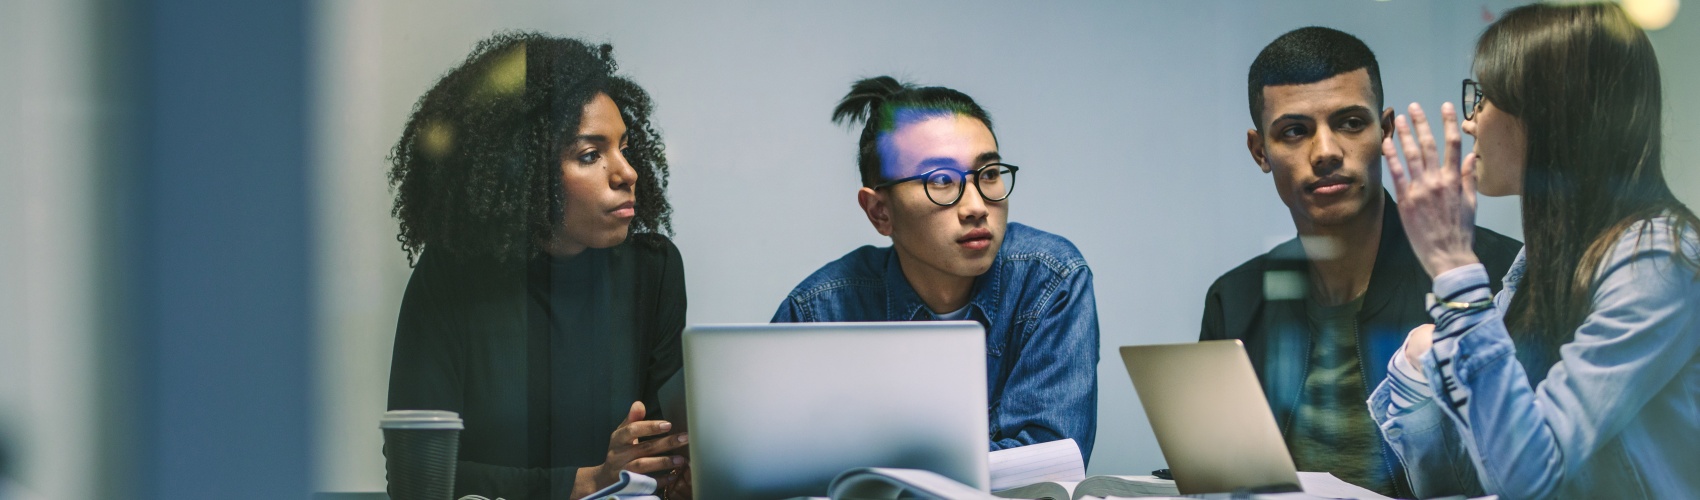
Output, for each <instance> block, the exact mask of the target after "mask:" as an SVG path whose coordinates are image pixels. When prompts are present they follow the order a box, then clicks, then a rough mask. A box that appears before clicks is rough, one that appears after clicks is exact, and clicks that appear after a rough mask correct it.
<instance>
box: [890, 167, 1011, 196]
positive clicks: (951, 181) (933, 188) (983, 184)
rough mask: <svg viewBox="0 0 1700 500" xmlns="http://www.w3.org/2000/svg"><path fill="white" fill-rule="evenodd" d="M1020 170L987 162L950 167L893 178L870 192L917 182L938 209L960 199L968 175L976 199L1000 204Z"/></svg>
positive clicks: (965, 186) (1007, 194)
mask: <svg viewBox="0 0 1700 500" xmlns="http://www.w3.org/2000/svg"><path fill="white" fill-rule="evenodd" d="M1017 170H1021V167H1017V166H1015V165H1010V164H1008V163H988V164H986V166H984V167H980V168H976V169H974V170H970V171H966V172H964V171H961V170H957V169H954V168H950V167H939V168H935V169H932V170H928V171H926V172H923V173H921V175H913V176H909V177H904V178H902V179H894V180H889V181H885V182H882V183H879V184H878V185H876V186H874V189H882V188H888V187H891V186H896V185H898V184H902V183H905V182H909V181H914V180H919V181H922V184H923V185H925V186H926V188H927V199H928V200H932V202H933V203H934V204H936V205H938V206H941V207H948V206H951V205H955V204H956V202H957V201H959V200H961V199H962V192H963V191H966V190H967V189H968V183H967V182H964V179H965V178H967V177H969V176H972V177H973V178H974V185H975V187H976V188H978V189H979V191H980V197H981V198H984V199H985V200H986V201H1003V200H1006V199H1009V193H1010V192H1013V191H1015V172H1016V171H1017Z"/></svg>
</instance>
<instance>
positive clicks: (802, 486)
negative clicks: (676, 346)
mask: <svg viewBox="0 0 1700 500" xmlns="http://www.w3.org/2000/svg"><path fill="white" fill-rule="evenodd" d="M684 349H685V393H686V397H685V406H686V412H687V416H688V419H689V421H690V434H691V451H690V455H691V477H692V481H693V482H692V488H693V491H694V493H695V494H696V497H697V498H704V499H709V500H715V499H722V498H739V499H743V498H749V499H763V498H788V497H796V496H825V495H826V494H827V486H828V485H829V484H830V483H831V482H832V478H833V477H835V476H837V475H838V474H839V473H841V472H844V471H846V470H849V469H853V468H857V467H902V468H912V469H923V470H928V471H932V472H936V473H939V474H941V475H944V476H946V477H949V478H951V479H955V480H957V481H960V482H962V483H964V484H967V485H969V486H973V487H975V488H979V489H980V490H981V491H985V490H986V488H987V486H988V485H989V484H990V479H989V478H988V477H987V472H986V456H987V454H986V451H987V449H988V448H987V442H988V441H987V433H986V347H985V333H984V330H983V329H982V328H981V327H980V324H979V323H975V322H971V321H928V322H898V323H792V324H761V325H698V326H692V327H690V328H687V329H685V333H684Z"/></svg>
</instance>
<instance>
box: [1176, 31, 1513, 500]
mask: <svg viewBox="0 0 1700 500" xmlns="http://www.w3.org/2000/svg"><path fill="white" fill-rule="evenodd" d="M1246 80H1247V82H1246V83H1247V97H1248V98H1249V100H1250V105H1251V106H1250V108H1251V109H1250V110H1251V118H1252V123H1253V128H1251V129H1250V130H1247V131H1246V149H1247V150H1248V151H1249V152H1250V153H1251V158H1252V160H1253V161H1254V162H1255V163H1256V164H1257V166H1258V168H1259V169H1260V170H1262V171H1263V173H1265V174H1270V177H1271V179H1272V180H1273V181H1274V183H1275V189H1276V193H1277V194H1279V195H1280V198H1281V202H1282V203H1283V204H1285V205H1286V207H1287V212H1288V213H1289V214H1290V215H1291V216H1292V218H1293V226H1294V227H1295V229H1297V230H1298V237H1297V238H1293V239H1291V240H1288V241H1286V242H1285V243H1282V244H1280V245H1277V246H1276V247H1275V248H1274V249H1272V250H1270V251H1269V252H1268V253H1265V254H1263V255H1260V256H1257V257H1255V258H1253V259H1251V260H1250V261H1247V262H1246V263H1244V264H1241V265H1240V266H1239V267H1236V268H1234V269H1233V270H1231V271H1228V273H1227V274H1224V275H1222V276H1221V277H1220V278H1218V279H1217V280H1216V282H1215V283H1214V284H1212V285H1211V286H1210V291H1209V292H1208V294H1207V295H1206V297H1205V304H1204V321H1203V326H1202V332H1201V333H1200V335H1199V339H1200V340H1220V339H1239V340H1241V341H1242V342H1244V343H1245V347H1246V351H1247V354H1249V355H1250V356H1251V362H1252V367H1253V368H1254V369H1255V370H1256V372H1257V375H1258V379H1259V380H1260V382H1261V383H1262V385H1263V392H1264V395H1265V397H1267V398H1268V400H1269V405H1270V408H1271V409H1272V410H1273V411H1274V414H1275V418H1276V421H1277V423H1278V424H1279V426H1280V428H1281V433H1282V436H1283V437H1284V438H1285V440H1286V442H1287V448H1288V450H1289V451H1290V452H1291V453H1292V455H1293V462H1294V464H1295V465H1296V466H1297V467H1298V469H1299V470H1303V471H1319V472H1331V473H1333V474H1334V475H1335V476H1337V477H1339V478H1341V479H1343V480H1346V481H1348V482H1351V483H1353V484H1357V485H1359V486H1363V487H1365V488H1368V489H1371V490H1375V491H1377V492H1379V493H1381V494H1383V495H1388V496H1394V497H1410V496H1412V493H1411V489H1410V486H1409V484H1408V482H1407V481H1406V478H1405V474H1404V470H1403V468H1402V467H1400V465H1399V459H1398V457H1397V456H1395V455H1394V454H1393V452H1392V450H1391V449H1389V448H1388V447H1387V446H1386V445H1385V444H1384V443H1383V442H1382V439H1381V434H1380V431H1379V430H1378V429H1377V428H1376V426H1375V422H1374V421H1372V420H1371V419H1370V415H1369V409H1368V406H1367V404H1366V403H1365V401H1366V400H1367V399H1368V398H1369V391H1370V388H1372V387H1375V386H1376V384H1379V383H1380V382H1381V380H1382V379H1383V378H1385V377H1386V375H1387V361H1388V360H1389V359H1390V358H1391V356H1392V355H1393V353H1394V352H1395V351H1397V350H1398V349H1399V346H1400V345H1401V344H1402V343H1403V342H1404V340H1405V336H1406V333H1408V332H1409V331H1411V330H1412V329H1414V328H1418V327H1420V326H1422V325H1424V324H1425V323H1428V322H1429V321H1430V320H1429V316H1428V313H1427V311H1425V310H1424V308H1423V300H1424V297H1425V294H1426V292H1428V290H1429V289H1430V288H1431V282H1430V279H1429V277H1428V274H1427V273H1426V272H1425V271H1423V268H1422V265H1421V264H1420V263H1419V262H1418V261H1417V259H1416V256H1415V255H1414V254H1413V253H1412V251H1411V245H1410V243H1409V242H1408V241H1407V240H1406V238H1405V231H1404V228H1403V226H1402V225H1401V224H1400V221H1399V212H1398V210H1397V207H1396V206H1395V205H1394V201H1393V199H1392V197H1391V196H1389V195H1388V194H1387V192H1386V191H1385V190H1384V189H1383V188H1382V183H1381V178H1382V166H1381V141H1382V139H1383V138H1385V137H1387V136H1388V134H1391V133H1392V130H1393V110H1392V108H1384V107H1383V98H1382V90H1381V69H1380V66H1379V64H1378V63H1377V62H1376V60H1375V54H1374V53H1373V52H1371V51H1370V49H1369V47H1368V46H1366V45H1364V43H1363V42H1362V41H1361V40H1358V39H1357V38H1356V37H1353V36H1352V35H1349V34H1346V33H1343V32H1340V31H1338V30H1334V29H1329V28H1321V27H1309V28H1300V29H1297V30H1293V31H1291V32H1288V33H1287V34H1284V35H1281V36H1280V37H1279V38H1276V39H1275V41H1273V42H1270V43H1269V45H1268V46H1266V47H1264V48H1263V51H1262V52H1261V53H1259V54H1258V56H1257V59H1256V60H1254V61H1253V62H1252V64H1251V70H1250V74H1249V75H1248V76H1247V79H1246ZM1475 235H1476V237H1475V250H1476V255H1479V256H1481V258H1482V261H1483V263H1484V264H1486V265H1487V267H1488V272H1489V274H1490V275H1491V276H1495V277H1496V278H1495V279H1494V281H1493V288H1494V289H1495V290H1496V291H1497V290H1498V288H1499V281H1498V279H1497V277H1498V276H1503V275H1504V274H1505V271H1506V269H1507V268H1509V267H1510V265H1511V261H1512V259H1514V258H1515V257H1516V255H1517V252H1518V250H1519V249H1520V248H1521V247H1522V245H1521V244H1520V243H1518V242H1517V241H1516V240H1513V239H1511V238H1508V237H1505V236H1503V235H1500V234H1498V233H1495V232H1493V231H1489V230H1486V229H1482V228H1480V227H1478V228H1476V231H1475Z"/></svg>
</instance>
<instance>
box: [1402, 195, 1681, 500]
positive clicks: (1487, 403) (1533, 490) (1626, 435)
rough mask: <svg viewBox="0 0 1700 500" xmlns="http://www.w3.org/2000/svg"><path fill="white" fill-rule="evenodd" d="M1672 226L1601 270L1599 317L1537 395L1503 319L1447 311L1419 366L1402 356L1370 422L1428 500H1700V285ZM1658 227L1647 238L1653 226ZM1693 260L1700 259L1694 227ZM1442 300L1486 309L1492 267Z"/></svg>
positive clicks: (1441, 294)
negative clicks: (1469, 499) (1466, 498)
mask: <svg viewBox="0 0 1700 500" xmlns="http://www.w3.org/2000/svg"><path fill="white" fill-rule="evenodd" d="M1672 223H1673V221H1672V219H1669V218H1663V217H1661V218H1657V219H1654V221H1653V222H1652V224H1651V225H1650V227H1648V224H1646V223H1642V224H1638V225H1636V226H1635V227H1632V228H1631V229H1630V230H1629V231H1626V232H1625V234H1624V235H1623V236H1622V237H1621V238H1620V239H1619V240H1618V242H1617V243H1616V245H1615V247H1614V248H1613V249H1612V251H1611V253H1610V254H1608V255H1607V256H1606V258H1605V259H1604V260H1603V261H1602V262H1601V264H1600V270H1599V272H1598V274H1597V275H1596V278H1595V282H1594V284H1595V288H1594V290H1595V291H1594V300H1593V311H1592V312H1590V313H1589V314H1588V316H1587V318H1586V319H1585V320H1584V321H1583V323H1582V325H1581V326H1580V327H1578V328H1577V330H1576V332H1575V336H1574V338H1573V339H1572V340H1571V341H1570V342H1569V343H1567V344H1565V345H1564V346H1562V347H1561V348H1560V349H1559V354H1558V355H1559V358H1558V360H1557V362H1556V363H1554V364H1553V365H1552V367H1551V369H1550V370H1548V371H1547V374H1546V376H1545V377H1544V379H1541V382H1540V383H1539V385H1535V386H1531V385H1530V382H1529V378H1528V377H1527V375H1526V374H1525V372H1524V367H1523V365H1522V363H1520V362H1519V361H1518V357H1517V353H1516V352H1515V346H1514V345H1513V343H1512V339H1511V337H1510V336H1509V335H1507V333H1506V329H1505V323H1504V321H1503V319H1502V311H1505V310H1506V306H1507V305H1509V304H1510V302H1511V296H1512V295H1513V294H1514V293H1516V290H1517V286H1518V285H1519V284H1520V283H1519V282H1520V281H1522V273H1523V269H1524V256H1523V255H1518V256H1517V261H1516V262H1515V263H1514V264H1513V265H1512V267H1511V270H1510V272H1509V273H1507V274H1506V277H1505V280H1504V283H1505V290H1504V291H1502V292H1500V293H1499V295H1498V296H1497V297H1493V306H1492V307H1490V308H1487V309H1478V310H1473V311H1469V312H1460V311H1456V310H1448V309H1446V308H1444V307H1441V306H1438V305H1435V306H1431V307H1430V308H1429V312H1430V313H1431V314H1432V315H1433V316H1434V318H1435V325H1436V329H1435V337H1434V338H1435V343H1434V346H1433V347H1432V348H1431V349H1430V351H1429V352H1428V353H1425V354H1423V356H1422V358H1421V364H1422V366H1421V367H1420V368H1415V367H1410V366H1409V364H1408V363H1405V362H1402V361H1401V360H1402V359H1403V358H1404V357H1405V355H1404V353H1403V351H1401V352H1400V353H1399V354H1396V355H1394V357H1393V362H1392V363H1391V365H1392V366H1390V367H1389V369H1388V372H1389V373H1390V374H1391V375H1390V376H1389V377H1387V379H1386V380H1384V381H1383V382H1382V383H1381V384H1380V386H1378V387H1377V388H1376V390H1375V392H1374V393H1373V394H1371V396H1370V400H1369V405H1370V412H1371V414H1372V415H1373V416H1374V418H1375V420H1376V422H1377V423H1378V424H1380V427H1381V430H1382V436H1383V437H1384V438H1385V439H1386V440H1387V442H1388V444H1389V445H1391V446H1392V447H1393V450H1394V452H1395V453H1396V454H1398V455H1399V458H1400V460H1401V461H1403V462H1404V464H1405V467H1406V470H1407V471H1409V472H1408V473H1409V475H1410V480H1411V485H1412V487H1413V489H1414V490H1415V491H1416V493H1417V494H1418V495H1419V496H1422V497H1430V496H1437V495H1450V494H1460V493H1462V494H1481V493H1491V494H1497V495H1499V496H1501V497H1503V498H1511V499H1519V498H1694V497H1695V496H1696V495H1700V281H1696V280H1695V271H1694V269H1693V268H1690V267H1686V266H1682V265H1680V264H1678V263H1677V261H1676V260H1675V258H1676V257H1677V256H1676V252H1677V249H1678V244H1677V240H1676V239H1675V238H1673V237H1672V233H1671V224H1672ZM1643 229H1645V230H1643ZM1681 239H1682V251H1684V252H1687V254H1688V255H1689V256H1691V257H1692V256H1695V255H1700V241H1697V235H1696V234H1694V232H1693V231H1689V232H1688V233H1687V234H1684V235H1683V236H1682V238H1681ZM1434 294H1435V296H1436V297H1438V298H1440V299H1441V300H1446V301H1454V302H1475V301H1481V300H1487V299H1488V298H1489V295H1488V291H1487V275H1486V273H1485V272H1483V270H1482V268H1481V266H1479V265H1476V266H1466V267H1463V268H1459V269H1455V270H1452V271H1448V272H1446V273H1443V274H1441V275H1440V276H1438V277H1436V278H1435V280H1434Z"/></svg>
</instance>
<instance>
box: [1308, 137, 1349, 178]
mask: <svg viewBox="0 0 1700 500" xmlns="http://www.w3.org/2000/svg"><path fill="white" fill-rule="evenodd" d="M1345 158H1346V152H1345V151H1344V150H1342V149H1341V148H1340V138H1339V137H1338V136H1336V135H1334V131H1333V130H1329V129H1328V127H1322V128H1320V129H1318V130H1317V131H1316V138H1315V139H1314V140H1312V141H1311V149H1310V166H1311V168H1313V169H1315V170H1316V171H1317V172H1318V173H1326V172H1328V171H1330V170H1333V169H1334V168H1335V167H1336V166H1338V165H1340V163H1341V162H1343V161H1344V160H1345Z"/></svg>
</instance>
